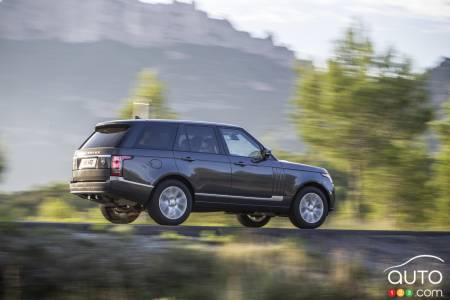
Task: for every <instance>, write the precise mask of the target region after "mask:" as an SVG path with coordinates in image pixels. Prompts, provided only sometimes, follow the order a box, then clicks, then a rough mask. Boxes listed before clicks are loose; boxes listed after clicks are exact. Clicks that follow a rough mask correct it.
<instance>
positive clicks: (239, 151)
mask: <svg viewBox="0 0 450 300" xmlns="http://www.w3.org/2000/svg"><path fill="white" fill-rule="evenodd" d="M219 131H220V134H221V136H222V138H223V142H224V144H225V146H226V148H227V150H228V154H229V159H230V162H231V194H232V195H233V196H240V197H242V198H244V197H247V198H248V199H251V198H262V200H264V199H267V200H272V196H277V195H274V194H273V183H274V168H276V167H278V161H276V160H274V159H273V158H272V157H270V158H268V159H264V160H263V159H261V157H260V156H261V146H260V145H259V144H258V143H257V142H256V141H255V140H254V139H253V138H252V137H251V136H250V135H249V134H247V133H246V132H245V131H244V130H241V129H239V128H225V127H224V128H220V130H219Z"/></svg>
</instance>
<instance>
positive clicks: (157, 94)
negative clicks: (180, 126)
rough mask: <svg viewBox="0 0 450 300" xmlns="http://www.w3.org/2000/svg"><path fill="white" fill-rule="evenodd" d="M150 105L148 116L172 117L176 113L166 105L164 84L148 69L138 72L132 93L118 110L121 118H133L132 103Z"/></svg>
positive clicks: (156, 117) (154, 117)
mask: <svg viewBox="0 0 450 300" xmlns="http://www.w3.org/2000/svg"><path fill="white" fill-rule="evenodd" d="M135 102H137V103H146V104H149V105H150V118H152V119H173V118H175V117H176V114H175V113H174V112H173V111H172V110H171V109H170V108H169V107H168V106H167V103H166V98H165V95H164V85H163V83H162V82H161V81H160V80H159V79H158V77H157V76H156V74H155V73H154V72H152V71H150V70H143V71H141V72H140V73H139V76H138V81H137V84H136V86H135V87H134V90H133V93H132V95H131V96H130V97H129V98H128V99H126V103H125V105H124V107H123V108H122V109H121V110H120V112H119V117H120V118H122V119H130V118H133V117H134V116H133V103H135Z"/></svg>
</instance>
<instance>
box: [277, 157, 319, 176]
mask: <svg viewBox="0 0 450 300" xmlns="http://www.w3.org/2000/svg"><path fill="white" fill-rule="evenodd" d="M280 163H281V165H282V166H283V168H285V169H291V170H296V171H306V172H316V173H328V171H327V170H326V169H324V168H320V167H314V166H310V165H305V164H299V163H294V162H290V161H287V160H280Z"/></svg>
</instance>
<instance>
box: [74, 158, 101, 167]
mask: <svg viewBox="0 0 450 300" xmlns="http://www.w3.org/2000/svg"><path fill="white" fill-rule="evenodd" d="M96 167H97V158H83V159H82V160H81V161H80V166H79V168H78V169H80V170H82V169H95V168H96Z"/></svg>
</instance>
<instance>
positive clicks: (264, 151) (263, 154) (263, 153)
mask: <svg viewBox="0 0 450 300" xmlns="http://www.w3.org/2000/svg"><path fill="white" fill-rule="evenodd" d="M271 155H272V151H271V150H270V149H267V148H264V149H262V150H261V157H262V158H263V159H268V158H269V157H270V156H271Z"/></svg>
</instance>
